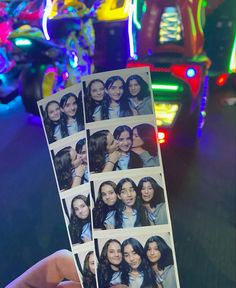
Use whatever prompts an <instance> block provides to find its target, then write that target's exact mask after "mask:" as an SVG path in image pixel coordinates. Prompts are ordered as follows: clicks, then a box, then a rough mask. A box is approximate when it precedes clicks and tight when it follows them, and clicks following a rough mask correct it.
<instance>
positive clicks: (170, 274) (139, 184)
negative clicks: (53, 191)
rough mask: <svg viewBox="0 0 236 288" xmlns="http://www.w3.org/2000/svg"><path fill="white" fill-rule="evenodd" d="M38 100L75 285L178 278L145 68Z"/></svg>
mask: <svg viewBox="0 0 236 288" xmlns="http://www.w3.org/2000/svg"><path fill="white" fill-rule="evenodd" d="M38 107H39V111H40V116H41V119H42V123H43V128H44V132H45V137H46V139H47V144H48V148H49V152H50V157H51V161H52V166H53V170H54V174H55V178H56V182H57V187H58V194H59V198H60V202H61V206H62V211H63V215H64V218H65V225H66V228H67V232H68V238H69V241H70V245H71V250H72V253H73V255H74V260H75V264H76V267H77V270H78V275H79V276H80V279H81V283H82V285H83V288H110V287H114V288H115V287H116V288H118V287H130V288H152V287H153V288H154V287H156V288H163V287H164V288H179V287H180V284H179V277H178V269H177V262H176V255H175V248H174V239H173V233H172V226H171V218H170V211H169V205H168V197H167V191H166V185H165V179H164V172H163V165H162V158H161V151H160V145H159V143H158V138H157V127H156V116H155V112H154V108H153V107H154V99H153V93H152V89H151V77H150V71H149V69H148V68H147V67H143V68H132V69H121V70H114V71H109V72H103V73H97V74H92V75H88V76H85V77H82V80H81V83H79V84H76V85H74V86H72V87H69V88H66V89H64V90H62V91H59V92H57V93H56V94H53V95H52V96H50V97H47V98H45V99H42V100H40V101H38ZM111 235H112V237H111ZM122 285H123V286H122Z"/></svg>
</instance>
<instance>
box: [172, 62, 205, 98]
mask: <svg viewBox="0 0 236 288" xmlns="http://www.w3.org/2000/svg"><path fill="white" fill-rule="evenodd" d="M190 68H192V69H194V70H195V72H196V74H195V75H194V76H193V77H191V78H189V77H188V76H187V71H188V70H189V69H190ZM171 73H172V74H173V75H174V76H176V77H178V78H180V79H182V80H184V81H185V82H186V83H187V84H188V85H189V87H190V89H191V91H192V94H193V97H196V96H197V94H198V92H199V90H200V85H201V80H202V79H201V73H202V69H201V67H200V66H198V65H172V66H171Z"/></svg>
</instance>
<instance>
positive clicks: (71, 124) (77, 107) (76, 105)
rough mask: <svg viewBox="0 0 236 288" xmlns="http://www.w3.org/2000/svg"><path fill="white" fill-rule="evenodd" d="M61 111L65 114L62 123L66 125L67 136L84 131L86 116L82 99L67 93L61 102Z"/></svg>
mask: <svg viewBox="0 0 236 288" xmlns="http://www.w3.org/2000/svg"><path fill="white" fill-rule="evenodd" d="M60 107H61V111H62V112H63V118H62V121H63V122H64V125H66V132H67V136H69V135H72V134H74V133H76V132H79V131H81V130H83V129H84V116H83V106H82V99H80V97H79V99H78V98H77V97H76V95H75V94H73V93H71V92H70V93H67V94H65V95H63V96H62V98H61V100H60Z"/></svg>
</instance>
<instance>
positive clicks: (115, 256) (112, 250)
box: [107, 242, 122, 266]
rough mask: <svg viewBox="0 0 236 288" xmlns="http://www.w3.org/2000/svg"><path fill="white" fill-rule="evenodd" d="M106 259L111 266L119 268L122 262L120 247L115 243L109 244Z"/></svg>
mask: <svg viewBox="0 0 236 288" xmlns="http://www.w3.org/2000/svg"><path fill="white" fill-rule="evenodd" d="M107 259H108V261H109V263H110V264H111V265H114V266H119V265H120V263H121V261H122V254H121V246H120V244H119V243H117V242H111V243H110V244H109V246H108V247H107Z"/></svg>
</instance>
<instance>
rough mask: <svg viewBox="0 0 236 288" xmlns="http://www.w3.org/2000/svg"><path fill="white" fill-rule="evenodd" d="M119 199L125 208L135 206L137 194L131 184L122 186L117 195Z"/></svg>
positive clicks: (127, 183) (126, 183)
mask: <svg viewBox="0 0 236 288" xmlns="http://www.w3.org/2000/svg"><path fill="white" fill-rule="evenodd" d="M118 197H119V199H120V200H121V201H122V202H123V203H124V205H125V206H127V207H130V208H132V206H133V205H134V204H135V201H136V197H137V193H136V191H135V189H134V188H133V186H132V183H130V182H128V181H127V182H125V183H124V184H123V185H122V189H121V191H120V194H119V195H118Z"/></svg>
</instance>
